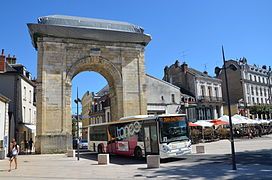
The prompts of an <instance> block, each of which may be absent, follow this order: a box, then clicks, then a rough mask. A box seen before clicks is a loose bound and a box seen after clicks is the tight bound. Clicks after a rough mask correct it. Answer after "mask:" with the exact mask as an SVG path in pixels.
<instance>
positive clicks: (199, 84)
mask: <svg viewBox="0 0 272 180" xmlns="http://www.w3.org/2000/svg"><path fill="white" fill-rule="evenodd" d="M163 80H165V81H167V82H169V83H171V84H174V85H176V86H178V87H179V88H180V89H181V91H182V92H184V93H186V94H189V95H191V96H192V97H194V98H195V100H196V103H197V106H196V107H193V109H192V113H191V115H192V117H191V119H192V121H194V120H209V119H216V118H219V117H220V116H222V115H223V101H222V80H221V79H218V78H214V77H211V76H210V75H208V73H207V72H199V71H197V70H195V69H193V68H189V67H188V64H186V63H185V62H184V63H183V64H182V65H180V64H179V61H178V60H177V61H176V62H175V64H172V65H171V66H170V67H168V66H166V67H165V69H164V77H163Z"/></svg>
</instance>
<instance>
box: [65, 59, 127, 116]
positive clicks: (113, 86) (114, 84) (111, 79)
mask: <svg viewBox="0 0 272 180" xmlns="http://www.w3.org/2000/svg"><path fill="white" fill-rule="evenodd" d="M83 71H94V72H97V73H99V74H100V75H102V76H103V77H104V78H105V79H106V80H107V82H108V84H109V88H110V92H111V93H110V98H111V102H112V104H111V112H112V114H111V117H112V119H115V120H117V119H119V118H120V117H122V116H123V111H122V110H123V109H122V108H121V107H122V102H123V99H122V94H123V89H122V84H123V82H122V75H121V73H120V72H119V70H118V69H117V68H116V67H115V65H114V64H112V63H111V62H110V60H107V59H105V58H103V57H101V56H97V55H92V56H87V57H84V58H82V59H79V60H77V61H76V62H75V63H74V64H73V65H72V66H71V67H70V68H68V71H67V77H66V83H67V87H71V80H72V79H73V78H74V77H75V76H76V75H77V74H78V73H80V72H83ZM68 91H71V90H68ZM66 98H67V101H68V100H69V99H71V97H66Z"/></svg>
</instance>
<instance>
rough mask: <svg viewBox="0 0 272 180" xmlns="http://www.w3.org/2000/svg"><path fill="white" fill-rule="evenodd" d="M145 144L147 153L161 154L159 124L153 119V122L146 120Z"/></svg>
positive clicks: (144, 128)
mask: <svg viewBox="0 0 272 180" xmlns="http://www.w3.org/2000/svg"><path fill="white" fill-rule="evenodd" d="M143 130H144V145H145V155H146V156H147V155H150V154H156V155H158V154H159V142H158V131H157V124H156V122H155V121H154V120H153V121H152V122H151V121H150V122H144V124H143Z"/></svg>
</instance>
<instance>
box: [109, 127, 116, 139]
mask: <svg viewBox="0 0 272 180" xmlns="http://www.w3.org/2000/svg"><path fill="white" fill-rule="evenodd" d="M108 130H109V134H110V136H111V138H115V137H116V127H115V126H109V127H108Z"/></svg>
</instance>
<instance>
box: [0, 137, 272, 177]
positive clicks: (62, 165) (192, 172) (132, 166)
mask: <svg viewBox="0 0 272 180" xmlns="http://www.w3.org/2000/svg"><path fill="white" fill-rule="evenodd" d="M198 145H204V147H205V153H204V154H196V153H193V154H191V155H187V156H183V157H181V158H173V159H167V160H164V161H162V162H161V167H160V168H154V169H147V166H146V163H145V160H135V159H133V158H131V157H121V156H111V157H110V161H111V164H110V165H98V164H97V155H96V154H94V153H89V152H84V153H83V154H82V155H81V158H80V161H77V159H76V158H68V157H66V156H65V155H63V154H57V155H21V156H19V166H18V169H16V170H15V169H14V168H13V169H12V171H11V172H8V168H9V164H8V163H9V161H8V159H5V160H0V179H1V180H2V179H3V180H5V179H16V180H17V179H23V180H26V179H30V180H34V179H35V180H39V179H49V180H51V179H56V180H60V179H62V180H63V179H68V180H69V179H120V180H123V179H197V180H198V179H239V180H240V179H269V180H271V179H272V135H268V136H263V137H261V138H255V139H237V140H235V148H236V160H237V171H233V170H232V163H231V162H232V161H231V156H230V142H229V141H228V140H221V141H217V142H212V143H203V144H198ZM195 146H197V145H194V147H193V152H195ZM13 167H14V166H13Z"/></svg>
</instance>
